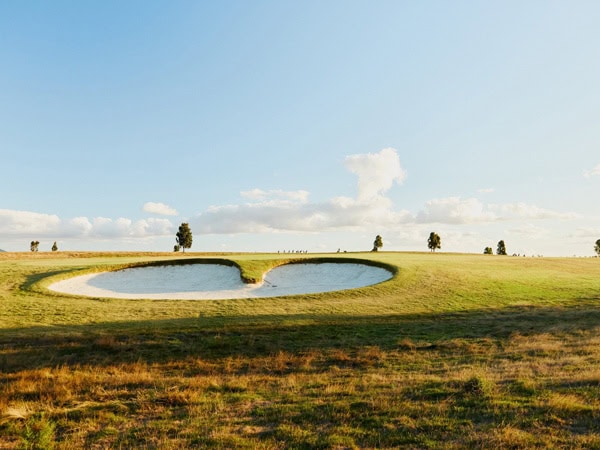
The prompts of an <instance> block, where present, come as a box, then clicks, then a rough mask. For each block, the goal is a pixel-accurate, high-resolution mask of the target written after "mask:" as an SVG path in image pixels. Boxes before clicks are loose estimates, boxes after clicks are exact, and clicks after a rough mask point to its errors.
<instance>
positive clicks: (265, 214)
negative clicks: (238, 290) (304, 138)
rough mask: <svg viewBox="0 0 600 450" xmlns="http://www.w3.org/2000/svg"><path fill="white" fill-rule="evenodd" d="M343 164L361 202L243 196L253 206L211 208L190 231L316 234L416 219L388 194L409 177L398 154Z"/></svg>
mask: <svg viewBox="0 0 600 450" xmlns="http://www.w3.org/2000/svg"><path fill="white" fill-rule="evenodd" d="M344 164H345V166H346V167H347V168H348V170H349V171H350V172H352V173H354V174H356V175H357V176H358V196H357V198H351V197H341V196H340V197H335V198H333V199H331V200H329V201H327V202H322V203H310V202H309V201H308V197H309V193H308V192H307V191H304V190H299V191H282V190H270V191H264V190H262V189H252V190H249V191H244V192H242V193H241V195H242V197H244V198H245V199H247V200H250V201H249V202H247V203H245V204H240V205H223V206H211V207H210V208H208V209H207V210H206V211H205V212H203V213H201V214H199V215H198V216H196V218H194V219H192V220H191V221H190V222H191V223H190V226H191V227H192V228H193V229H194V230H195V231H197V232H199V233H205V234H212V233H214V234H236V233H261V232H273V231H297V232H316V231H332V230H341V229H347V230H359V229H363V228H369V227H370V228H372V227H374V226H379V227H385V226H392V225H397V224H400V223H407V222H411V221H412V220H413V217H412V215H411V214H410V213H409V212H408V211H393V210H392V202H391V201H390V199H388V198H387V197H385V196H384V195H383V194H384V193H385V192H386V191H388V190H389V189H390V188H391V187H392V186H393V184H394V182H396V183H401V182H402V181H403V180H404V177H405V172H404V170H403V169H402V167H401V165H400V159H399V157H398V154H397V153H396V151H395V150H394V149H391V148H386V149H384V150H382V151H381V152H379V153H368V154H362V155H351V156H348V157H347V158H346V159H345V162H344Z"/></svg>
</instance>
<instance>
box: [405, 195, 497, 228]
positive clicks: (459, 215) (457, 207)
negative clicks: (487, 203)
mask: <svg viewBox="0 0 600 450" xmlns="http://www.w3.org/2000/svg"><path fill="white" fill-rule="evenodd" d="M497 219H498V218H497V216H496V215H495V214H494V213H492V212H490V211H486V209H485V207H484V206H483V204H482V203H481V202H480V201H479V200H477V199H475V198H468V199H465V200H463V199H461V198H460V197H448V198H438V199H433V200H430V201H428V202H427V203H426V204H425V209H424V210H423V211H420V212H419V213H418V214H417V222H419V223H449V224H467V223H479V222H493V221H495V220H497Z"/></svg>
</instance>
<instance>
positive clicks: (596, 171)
mask: <svg viewBox="0 0 600 450" xmlns="http://www.w3.org/2000/svg"><path fill="white" fill-rule="evenodd" d="M597 175H600V164H598V165H597V166H596V167H594V168H593V169H592V170H585V171H584V172H583V176H584V177H586V178H590V177H593V176H597Z"/></svg>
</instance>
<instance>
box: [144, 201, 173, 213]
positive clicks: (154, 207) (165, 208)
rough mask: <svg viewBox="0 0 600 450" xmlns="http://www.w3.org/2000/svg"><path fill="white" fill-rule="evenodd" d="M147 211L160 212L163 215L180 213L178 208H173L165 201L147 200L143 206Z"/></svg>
mask: <svg viewBox="0 0 600 450" xmlns="http://www.w3.org/2000/svg"><path fill="white" fill-rule="evenodd" d="M142 209H143V210H144V211H145V212H147V213H150V214H159V215H161V216H176V215H178V213H177V210H176V209H174V208H171V207H170V206H169V205H165V204H164V203H155V202H146V203H144V207H143V208H142Z"/></svg>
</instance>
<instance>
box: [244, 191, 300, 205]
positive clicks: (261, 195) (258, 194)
mask: <svg viewBox="0 0 600 450" xmlns="http://www.w3.org/2000/svg"><path fill="white" fill-rule="evenodd" d="M240 194H241V196H242V197H244V198H247V199H249V200H255V201H261V202H267V201H269V202H271V204H286V203H290V202H292V203H293V202H299V203H306V202H308V195H309V193H308V191H302V190H300V191H283V190H281V189H273V190H270V191H263V190H262V189H252V190H250V191H242V192H241V193H240Z"/></svg>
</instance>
